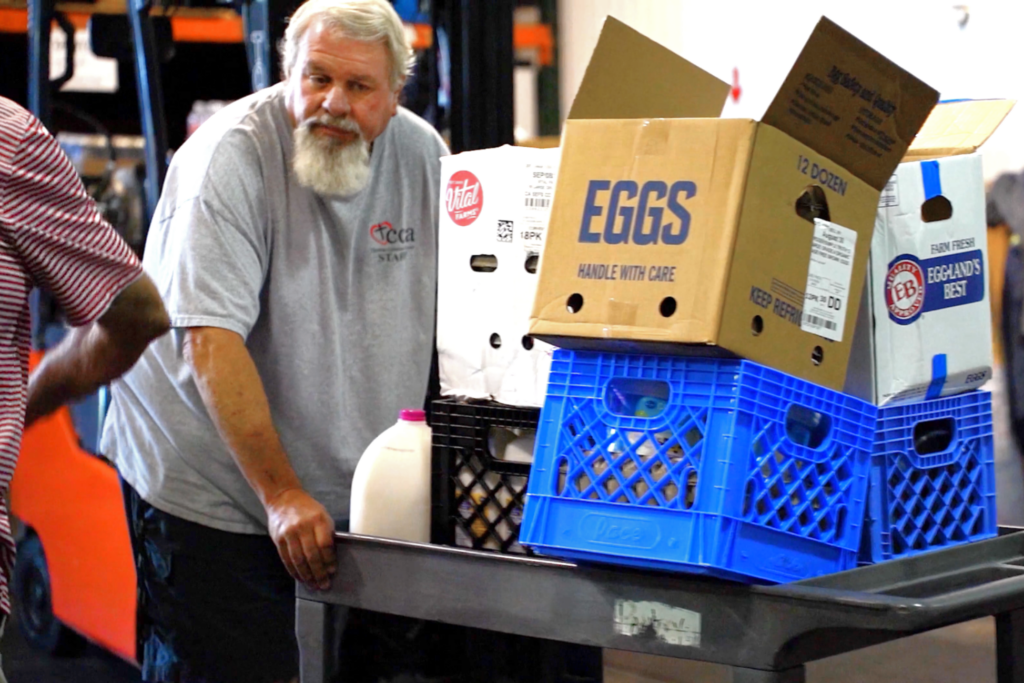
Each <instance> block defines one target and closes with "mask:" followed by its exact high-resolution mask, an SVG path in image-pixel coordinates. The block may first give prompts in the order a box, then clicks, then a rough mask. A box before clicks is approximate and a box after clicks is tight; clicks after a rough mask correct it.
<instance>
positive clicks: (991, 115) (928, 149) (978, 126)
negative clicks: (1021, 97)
mask: <svg viewBox="0 0 1024 683" xmlns="http://www.w3.org/2000/svg"><path fill="white" fill-rule="evenodd" d="M1014 104H1015V103H1014V101H1013V100H962V101H957V102H941V103H939V104H937V105H936V106H935V108H934V109H932V112H931V114H929V116H928V119H927V120H926V121H925V122H924V125H923V126H922V127H921V131H920V132H919V133H918V134H917V137H915V138H914V142H913V143H911V145H910V149H908V150H907V153H906V155H905V156H904V157H903V159H904V161H920V160H923V159H938V158H941V157H948V156H956V155H960V154H971V153H973V152H976V151H978V148H979V147H981V146H982V145H983V144H984V143H985V141H986V140H988V139H989V138H990V137H991V136H992V133H994V132H996V128H998V127H999V125H1000V124H1001V123H1002V122H1003V119H1005V118H1006V116H1007V115H1008V114H1009V113H1010V110H1011V109H1013V105H1014Z"/></svg>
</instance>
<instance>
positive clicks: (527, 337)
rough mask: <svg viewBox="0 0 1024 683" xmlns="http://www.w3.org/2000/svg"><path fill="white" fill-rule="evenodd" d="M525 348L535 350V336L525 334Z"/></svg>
mask: <svg viewBox="0 0 1024 683" xmlns="http://www.w3.org/2000/svg"><path fill="white" fill-rule="evenodd" d="M523 348H524V349H526V350H527V351H533V337H531V336H530V335H528V334H524V335H523Z"/></svg>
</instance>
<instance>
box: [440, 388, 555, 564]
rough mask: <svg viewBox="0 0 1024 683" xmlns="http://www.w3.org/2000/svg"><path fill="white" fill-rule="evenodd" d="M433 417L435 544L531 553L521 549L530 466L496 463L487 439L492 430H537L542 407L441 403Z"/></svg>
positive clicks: (457, 402) (455, 400)
mask: <svg viewBox="0 0 1024 683" xmlns="http://www.w3.org/2000/svg"><path fill="white" fill-rule="evenodd" d="M431 413H432V414H431V425H430V426H431V429H432V430H433V449H432V451H433V452H432V461H433V471H432V477H431V479H432V487H433V491H432V492H431V493H432V501H433V511H432V519H431V527H432V530H431V536H432V540H433V542H434V543H440V544H443V545H452V546H460V547H466V548H474V549H477V550H494V551H497V552H503V553H516V554H526V555H532V554H533V553H532V552H531V551H529V550H527V549H526V548H524V547H523V546H521V545H519V526H520V524H522V521H523V504H524V503H525V502H526V482H527V478H528V477H529V474H530V465H529V464H528V463H523V462H509V461H505V460H499V459H498V458H496V457H494V455H493V454H492V453H491V450H490V447H489V445H488V441H489V435H490V433H491V429H492V428H502V429H506V430H515V431H517V432H522V431H523V430H531V431H536V429H537V424H538V422H539V420H540V409H539V408H516V407H511V406H505V405H501V404H499V403H493V402H465V401H459V400H457V399H441V400H437V401H434V402H433V404H432V405H431Z"/></svg>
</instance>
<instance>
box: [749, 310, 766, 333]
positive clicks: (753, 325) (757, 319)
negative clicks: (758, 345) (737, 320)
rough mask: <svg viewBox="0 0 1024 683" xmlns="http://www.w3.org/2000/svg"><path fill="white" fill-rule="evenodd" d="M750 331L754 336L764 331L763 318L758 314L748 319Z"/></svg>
mask: <svg viewBox="0 0 1024 683" xmlns="http://www.w3.org/2000/svg"><path fill="white" fill-rule="evenodd" d="M750 331H751V332H752V333H753V334H754V336H755V337H756V336H758V335H759V334H761V333H762V332H764V318H762V317H761V316H759V315H755V316H754V318H753V319H752V320H751V321H750Z"/></svg>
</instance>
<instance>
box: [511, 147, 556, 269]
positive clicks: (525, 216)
mask: <svg viewBox="0 0 1024 683" xmlns="http://www.w3.org/2000/svg"><path fill="white" fill-rule="evenodd" d="M556 176H557V172H556V167H555V166H554V165H553V164H550V163H537V162H531V163H527V164H525V165H524V166H523V182H522V188H523V195H522V209H523V211H522V213H521V214H520V215H521V216H522V219H521V221H520V224H519V225H517V226H515V229H516V230H518V232H519V239H520V242H521V243H522V245H523V248H524V249H525V250H526V251H535V252H536V251H540V250H541V246H542V245H543V244H544V232H545V231H546V230H547V227H548V219H549V217H550V216H551V202H552V200H553V199H554V196H555V180H556Z"/></svg>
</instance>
